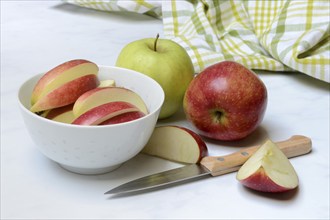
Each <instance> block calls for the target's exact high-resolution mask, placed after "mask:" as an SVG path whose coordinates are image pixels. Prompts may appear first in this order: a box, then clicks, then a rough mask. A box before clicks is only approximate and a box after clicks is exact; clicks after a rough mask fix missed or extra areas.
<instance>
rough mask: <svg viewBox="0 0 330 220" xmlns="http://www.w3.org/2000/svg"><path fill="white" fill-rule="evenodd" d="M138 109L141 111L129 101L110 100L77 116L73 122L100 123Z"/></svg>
mask: <svg viewBox="0 0 330 220" xmlns="http://www.w3.org/2000/svg"><path fill="white" fill-rule="evenodd" d="M137 111H139V109H138V108H137V107H135V106H134V105H132V104H130V103H128V102H109V103H105V104H102V105H99V106H96V107H94V108H92V109H90V110H88V111H86V112H85V113H84V114H82V115H80V116H79V117H78V118H76V119H75V120H74V121H73V122H72V124H76V125H98V124H100V123H102V122H104V121H106V120H108V119H110V118H112V117H115V116H117V115H121V114H124V113H127V112H137Z"/></svg>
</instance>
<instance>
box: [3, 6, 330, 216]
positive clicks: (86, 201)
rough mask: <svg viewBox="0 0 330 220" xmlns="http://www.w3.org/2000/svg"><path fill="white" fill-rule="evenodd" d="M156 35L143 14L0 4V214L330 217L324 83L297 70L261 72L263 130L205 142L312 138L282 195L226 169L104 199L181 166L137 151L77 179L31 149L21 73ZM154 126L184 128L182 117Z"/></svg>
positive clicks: (109, 56) (229, 147)
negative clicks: (21, 104) (111, 167)
mask: <svg viewBox="0 0 330 220" xmlns="http://www.w3.org/2000/svg"><path fill="white" fill-rule="evenodd" d="M157 33H160V34H161V35H162V33H163V31H162V22H161V21H160V20H156V19H154V18H151V17H148V16H143V15H135V14H125V15H123V14H121V13H106V12H98V11H93V10H89V9H84V8H79V7H76V6H73V5H68V4H63V3H62V2H58V1H1V219H111V218H113V219H120V218H124V219H129V218H130V219H180V218H184V219H228V218H231V219H329V107H330V106H329V102H330V101H329V85H328V84H326V83H323V82H321V81H318V80H315V79H312V78H310V77H308V76H305V75H303V74H298V73H296V74H293V73H290V74H285V73H260V77H261V78H262V80H263V81H264V82H265V84H266V86H267V88H268V93H269V105H268V109H267V112H266V115H265V119H264V121H263V123H262V126H261V127H260V128H259V129H258V130H257V131H256V132H255V133H254V134H252V135H251V136H250V137H249V138H247V139H246V140H244V141H240V142H236V143H224V142H217V141H208V142H207V144H208V146H209V149H210V153H211V154H212V155H217V154H225V153H229V152H233V151H235V150H236V149H240V146H250V145H254V144H258V143H260V142H261V141H262V140H264V138H265V137H266V136H269V137H270V138H272V139H273V140H275V141H279V140H284V139H287V138H289V137H290V136H291V135H294V134H302V135H306V136H309V137H311V139H312V141H313V152H312V153H310V154H309V155H305V156H302V157H297V158H294V159H291V162H292V164H293V165H294V167H295V169H296V171H297V173H298V176H299V179H300V186H299V188H298V190H296V191H294V192H290V193H287V194H280V195H272V196H270V195H265V194H260V193H255V192H252V191H250V190H247V189H246V188H244V187H242V186H241V185H240V184H239V183H238V182H237V181H236V179H235V174H234V173H231V174H227V175H224V176H220V177H213V178H212V177H210V178H205V179H202V180H198V181H193V182H189V183H186V184H181V185H177V186H174V187H170V188H164V189H161V190H154V191H149V192H146V193H143V194H133V195H130V196H108V195H104V194H103V193H104V192H105V191H107V190H109V189H111V188H113V187H115V186H118V185H120V184H122V183H125V182H127V181H129V180H133V179H135V178H138V177H142V176H145V175H147V174H152V173H156V172H160V171H163V170H167V169H170V168H174V167H178V166H180V164H176V163H173V162H169V161H165V160H161V159H158V158H152V157H148V156H145V155H138V156H136V157H135V158H133V159H132V160H130V161H129V162H127V163H125V164H124V165H123V166H122V167H120V168H119V169H117V170H116V171H114V172H111V173H108V174H104V175H96V176H83V175H78V174H73V173H70V172H68V171H66V170H64V169H62V168H61V167H59V166H58V165H57V164H55V163H53V162H52V161H50V160H48V159H47V158H45V157H44V156H43V155H42V154H41V153H40V152H39V151H38V150H37V149H36V147H35V144H34V143H33V142H32V140H31V138H30V137H29V135H28V133H27V131H26V129H25V126H24V124H23V121H22V117H21V116H20V114H19V110H18V104H17V89H18V87H19V85H20V84H21V83H22V82H23V81H24V80H25V79H27V78H29V77H30V76H32V75H34V74H36V73H40V72H44V71H46V70H48V69H49V68H51V67H53V66H54V65H57V64H59V63H62V62H64V61H67V60H70V59H75V58H85V59H89V60H92V61H94V62H96V63H98V64H100V65H114V63H115V60H116V57H117V55H118V54H119V52H120V49H121V48H122V47H123V46H124V45H125V44H127V43H128V42H131V41H133V40H136V39H140V38H144V37H153V36H155V35H156V34H157ZM163 123H170V124H181V125H185V126H187V127H189V124H187V122H186V121H185V120H184V116H183V114H182V113H178V114H177V115H176V116H175V117H173V118H171V119H168V120H167V121H165V122H163Z"/></svg>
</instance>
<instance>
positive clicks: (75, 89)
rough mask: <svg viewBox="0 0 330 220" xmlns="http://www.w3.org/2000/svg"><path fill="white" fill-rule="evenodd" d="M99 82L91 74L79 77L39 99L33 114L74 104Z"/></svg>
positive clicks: (32, 109) (33, 107) (33, 106)
mask: <svg viewBox="0 0 330 220" xmlns="http://www.w3.org/2000/svg"><path fill="white" fill-rule="evenodd" d="M98 84H99V80H98V78H97V76H96V75H94V74H90V75H85V76H82V77H79V78H77V79H75V80H72V81H70V82H67V83H65V84H63V85H62V86H60V87H58V88H57V89H54V90H53V91H51V92H50V93H48V94H47V95H45V96H43V97H41V98H40V99H38V101H37V102H36V103H35V104H34V105H32V107H31V109H30V110H31V111H32V112H40V111H44V110H49V109H53V108H58V107H62V106H66V105H69V104H71V103H74V102H75V101H76V100H77V99H78V97H79V96H81V95H82V94H84V93H85V92H87V91H89V90H91V89H94V88H96V87H97V86H98Z"/></svg>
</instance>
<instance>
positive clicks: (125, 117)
mask: <svg viewBox="0 0 330 220" xmlns="http://www.w3.org/2000/svg"><path fill="white" fill-rule="evenodd" d="M143 116H145V114H144V113H143V112H140V111H137V112H127V113H124V114H121V115H118V116H115V117H112V118H109V119H108V120H106V121H104V122H102V123H101V124H100V125H112V124H119V123H124V122H129V121H133V120H136V119H139V118H142V117H143Z"/></svg>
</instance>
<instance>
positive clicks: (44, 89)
mask: <svg viewBox="0 0 330 220" xmlns="http://www.w3.org/2000/svg"><path fill="white" fill-rule="evenodd" d="M98 71H99V68H98V66H97V65H96V64H95V63H93V62H90V61H88V60H82V59H78V60H70V61H68V62H65V63H63V64H61V65H58V66H57V67H55V68H53V69H51V70H50V71H48V72H47V73H45V74H44V75H43V76H42V77H41V78H40V79H39V81H38V82H37V84H36V86H35V87H34V89H33V92H32V95H31V105H34V104H35V103H36V102H37V101H38V100H39V99H41V98H43V97H44V96H47V94H49V93H50V92H52V91H53V90H55V89H57V88H59V87H61V86H62V85H64V84H66V83H68V82H70V81H72V80H75V79H77V78H80V77H82V76H86V75H90V74H94V75H96V74H97V73H98Z"/></svg>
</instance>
